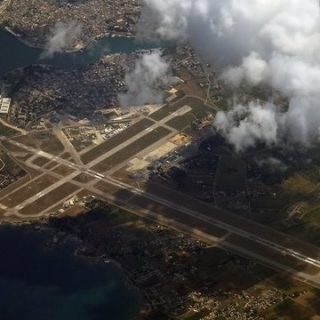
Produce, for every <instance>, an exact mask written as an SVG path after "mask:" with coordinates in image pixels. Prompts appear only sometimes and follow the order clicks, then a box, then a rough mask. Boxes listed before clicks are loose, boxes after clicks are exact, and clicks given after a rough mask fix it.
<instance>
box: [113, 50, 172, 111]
mask: <svg viewBox="0 0 320 320" xmlns="http://www.w3.org/2000/svg"><path fill="white" fill-rule="evenodd" d="M168 72H169V63H168V62H167V61H166V60H165V59H164V58H162V57H161V52H160V51H158V50H156V51H153V52H151V53H149V54H144V55H142V56H141V58H140V59H139V60H138V61H137V62H136V65H135V68H134V70H133V71H131V72H129V73H128V74H127V75H126V77H125V82H126V85H127V88H128V91H127V92H126V93H125V94H120V95H119V101H120V105H121V106H124V107H127V106H139V105H144V104H147V103H161V102H162V99H163V94H162V88H163V86H166V85H168V84H169V82H170V80H169V77H168Z"/></svg>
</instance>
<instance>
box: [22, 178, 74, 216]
mask: <svg viewBox="0 0 320 320" xmlns="http://www.w3.org/2000/svg"><path fill="white" fill-rule="evenodd" d="M78 189H79V187H77V186H75V185H73V184H71V183H65V184H63V185H62V186H60V187H58V188H56V189H54V190H52V191H50V192H49V193H47V194H46V195H44V196H42V197H41V198H39V199H38V200H36V201H34V202H32V203H31V204H29V205H27V206H25V207H24V208H23V209H21V210H20V212H21V213H22V214H25V215H33V214H37V213H40V212H41V211H43V210H46V209H48V208H49V207H51V206H53V205H54V204H55V203H57V202H58V201H61V200H62V199H64V198H65V197H67V196H68V195H71V194H72V193H74V192H75V191H77V190H78Z"/></svg>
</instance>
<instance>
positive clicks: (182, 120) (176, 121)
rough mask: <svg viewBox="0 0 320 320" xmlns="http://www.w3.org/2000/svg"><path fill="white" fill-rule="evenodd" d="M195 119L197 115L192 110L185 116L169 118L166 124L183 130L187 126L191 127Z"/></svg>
mask: <svg viewBox="0 0 320 320" xmlns="http://www.w3.org/2000/svg"><path fill="white" fill-rule="evenodd" d="M194 120H196V117H195V115H194V114H193V113H192V111H190V112H188V113H186V114H184V115H183V116H178V117H175V118H173V119H171V120H169V121H168V122H166V125H167V126H169V127H172V128H174V129H176V130H178V131H183V130H184V129H185V128H188V127H190V125H191V123H192V121H194Z"/></svg>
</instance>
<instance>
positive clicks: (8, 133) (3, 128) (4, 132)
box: [0, 122, 19, 137]
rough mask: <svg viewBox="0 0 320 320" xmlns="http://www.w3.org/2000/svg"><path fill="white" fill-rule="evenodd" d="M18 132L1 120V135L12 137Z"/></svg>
mask: <svg viewBox="0 0 320 320" xmlns="http://www.w3.org/2000/svg"><path fill="white" fill-rule="evenodd" d="M18 133H19V131H17V130H14V129H12V128H9V127H7V126H5V125H4V124H2V123H1V122H0V136H5V137H12V136H14V135H16V134H18Z"/></svg>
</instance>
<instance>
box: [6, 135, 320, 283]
mask: <svg viewBox="0 0 320 320" xmlns="http://www.w3.org/2000/svg"><path fill="white" fill-rule="evenodd" d="M11 143H13V144H16V145H18V146H19V147H21V148H25V149H28V150H29V151H30V152H33V153H35V154H38V155H40V156H43V157H45V158H48V159H50V160H54V161H56V162H58V163H60V164H63V165H66V166H68V167H70V168H73V169H75V170H76V172H75V173H73V174H71V175H69V176H67V177H65V179H63V182H60V183H56V184H55V185H53V186H52V188H51V187H49V188H47V190H44V191H43V192H49V191H51V190H54V188H55V187H57V186H58V185H60V184H61V183H65V182H67V181H70V179H71V178H72V177H74V176H76V175H77V174H78V173H79V172H83V173H86V174H88V175H89V176H92V177H94V178H95V179H97V180H100V181H104V182H106V183H108V184H110V186H112V187H114V188H117V189H118V190H119V192H122V191H123V190H126V191H129V192H130V193H131V194H132V195H138V196H141V197H143V198H145V199H148V200H150V201H151V202H154V203H157V204H161V205H162V206H163V207H165V208H169V209H173V210H175V211H177V212H179V213H182V214H184V215H186V216H190V217H192V218H195V219H197V220H198V221H202V222H205V223H206V224H208V225H212V226H215V227H219V228H221V229H223V230H227V231H228V232H230V233H232V234H235V235H238V236H240V237H242V238H244V239H247V240H249V241H250V242H253V243H256V244H259V245H261V246H262V247H263V248H268V249H271V250H273V251H274V252H275V253H277V254H278V255H281V256H282V257H288V258H289V257H291V258H294V259H295V260H297V261H299V262H302V263H304V264H306V265H311V266H313V267H316V268H320V261H319V260H318V259H317V258H315V257H314V255H312V256H308V255H306V254H304V252H300V251H297V250H293V249H292V248H291V247H287V246H285V245H283V244H282V243H283V241H282V240H283V239H288V238H289V237H288V236H287V235H285V234H281V237H279V236H277V235H278V234H280V233H278V232H275V231H274V230H272V232H273V233H275V236H274V237H275V238H274V240H273V241H270V239H268V238H266V237H264V234H266V233H269V232H271V231H270V230H268V229H267V228H265V227H264V226H261V225H257V224H255V223H253V222H250V223H249V222H248V225H249V226H250V227H251V229H249V230H248V229H246V228H240V227H243V226H242V225H240V227H239V226H238V225H237V220H235V221H234V223H230V221H229V223H226V222H224V221H223V219H222V218H221V217H220V219H214V218H212V217H209V216H208V215H207V212H203V210H205V209H206V207H204V209H203V208H202V207H197V210H194V209H190V208H189V207H187V206H185V205H181V204H178V203H174V202H172V201H169V200H168V199H165V198H162V197H160V196H159V195H158V194H153V193H150V192H145V191H142V190H140V189H138V188H135V187H133V186H130V185H128V184H125V183H123V182H119V181H117V180H115V179H113V178H111V177H110V176H106V175H103V174H101V173H97V172H95V171H94V170H92V169H90V168H87V167H85V166H79V165H78V164H75V163H72V162H69V161H68V160H65V159H61V158H59V157H57V156H53V155H51V154H49V153H47V152H43V151H39V150H36V149H34V148H30V147H27V146H24V145H23V144H21V143H19V142H16V141H11ZM94 182H95V181H94ZM94 182H93V183H94ZM73 183H74V181H73ZM93 183H91V184H90V185H89V184H88V185H85V186H84V185H83V184H80V185H81V186H82V187H84V188H85V189H88V190H90V191H92V192H94V193H96V194H99V195H100V196H101V197H103V198H108V197H109V198H110V197H111V198H112V197H113V200H114V201H118V200H119V199H117V197H116V196H112V195H107V194H106V193H104V192H102V191H100V190H98V189H97V188H95V187H93V185H92V184H93ZM76 184H77V183H76ZM31 200H32V199H30V201H31ZM193 201H194V202H196V201H195V200H194V199H193ZM28 203H29V201H27V202H25V203H24V205H26V204H28ZM186 204H188V203H187V202H186ZM19 208H21V204H20V205H19V206H18V209H19ZM211 209H212V208H211ZM140 210H143V209H141V208H140ZM216 210H219V209H218V208H216ZM154 214H155V215H156V216H158V214H157V213H154ZM223 214H224V216H225V217H227V216H228V215H229V213H228V212H223ZM172 219H174V215H173V216H172ZM172 219H170V221H171V223H172V221H174V220H172ZM243 220H244V219H243ZM252 226H253V227H255V226H259V228H260V229H261V228H263V229H267V230H266V232H265V233H261V235H257V234H255V232H250V230H252V231H254V229H252ZM191 228H193V226H192V227H191ZM199 232H200V231H199ZM292 241H295V242H299V244H300V243H301V241H298V240H296V239H293V238H290V242H291V243H292ZM223 244H224V246H229V247H230V248H234V250H236V251H238V252H241V253H246V255H249V256H253V257H256V258H257V259H258V260H261V261H264V262H265V263H268V264H270V265H273V266H274V267H276V268H280V269H282V270H286V271H288V272H291V273H294V274H295V276H297V277H299V278H300V279H302V280H304V281H307V282H308V283H310V284H312V285H314V286H317V287H320V277H319V274H318V273H317V274H315V275H310V274H307V273H305V272H303V271H300V270H295V269H293V268H290V266H289V265H288V264H285V265H283V264H281V263H279V262H278V261H276V260H275V261H271V260H270V259H268V258H267V257H265V256H264V253H263V252H261V254H258V253H256V252H251V251H250V250H249V249H246V248H245V247H243V246H240V245H237V244H235V243H234V242H228V240H225V241H224V242H223ZM304 245H305V246H306V248H308V249H309V247H310V245H309V244H306V243H304ZM240 249H241V250H240ZM312 249H314V250H313V252H318V251H319V249H318V248H317V247H314V246H312ZM319 271H320V269H319Z"/></svg>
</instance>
